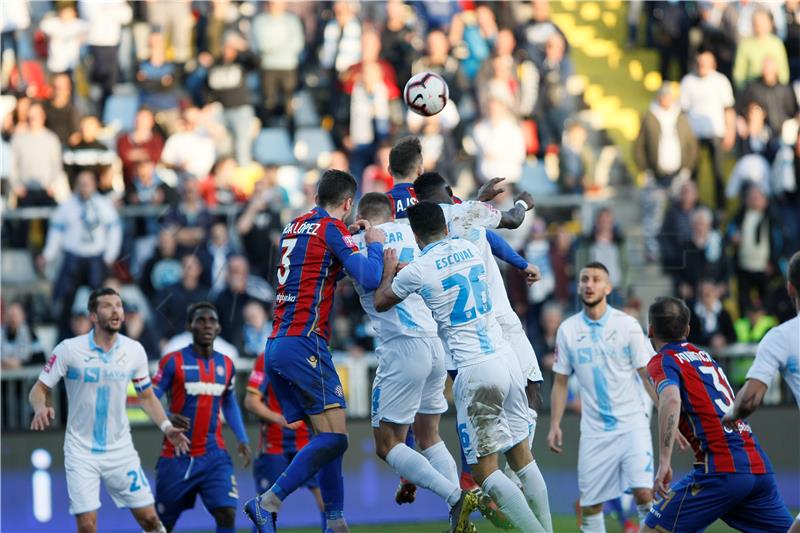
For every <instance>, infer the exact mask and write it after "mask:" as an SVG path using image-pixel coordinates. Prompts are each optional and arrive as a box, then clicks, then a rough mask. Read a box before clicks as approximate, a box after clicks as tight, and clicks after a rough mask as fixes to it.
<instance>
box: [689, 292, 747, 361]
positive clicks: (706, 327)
mask: <svg viewBox="0 0 800 533" xmlns="http://www.w3.org/2000/svg"><path fill="white" fill-rule="evenodd" d="M721 296H722V291H721V290H720V288H719V286H718V285H717V284H716V283H715V282H714V280H711V279H704V280H701V281H700V283H699V284H698V287H697V298H696V299H695V301H694V302H689V309H690V310H691V311H692V313H691V319H690V321H689V337H688V340H689V342H691V343H692V344H696V345H698V346H707V347H709V348H713V349H715V350H719V349H720V348H724V347H725V346H727V345H728V344H733V343H734V342H736V332H735V331H734V329H733V320H732V319H731V315H729V314H728V312H727V311H726V310H725V308H724V307H723V306H722V300H721V299H720V298H721Z"/></svg>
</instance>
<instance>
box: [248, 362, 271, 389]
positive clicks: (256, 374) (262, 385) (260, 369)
mask: <svg viewBox="0 0 800 533" xmlns="http://www.w3.org/2000/svg"><path fill="white" fill-rule="evenodd" d="M266 381H267V376H266V374H265V372H264V354H261V355H259V356H258V357H257V358H256V362H255V363H254V364H253V370H251V371H250V377H249V378H248V379H247V392H253V393H256V394H260V395H262V396H263V395H264V391H265V389H266Z"/></svg>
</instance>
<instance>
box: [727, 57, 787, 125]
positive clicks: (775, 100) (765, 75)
mask: <svg viewBox="0 0 800 533" xmlns="http://www.w3.org/2000/svg"><path fill="white" fill-rule="evenodd" d="M752 102H756V103H757V104H758V105H759V106H761V108H762V109H763V110H764V112H765V113H766V115H767V124H768V125H769V127H770V129H771V130H772V131H773V132H775V133H776V134H777V135H780V133H781V130H782V129H783V123H784V122H786V121H787V120H789V119H790V118H792V117H794V116H795V115H797V99H796V98H795V96H794V93H793V92H792V89H791V88H790V87H789V86H788V85H786V84H785V83H780V81H779V79H778V64H777V62H776V61H775V59H774V58H772V57H767V58H765V59H764V66H763V68H762V70H761V77H760V78H758V79H756V80H753V81H752V82H750V84H749V85H747V88H746V89H745V91H744V94H743V95H742V98H740V102H739V109H740V110H741V112H742V114H744V112H745V111H746V110H747V109H748V108H749V106H750V103H752Z"/></svg>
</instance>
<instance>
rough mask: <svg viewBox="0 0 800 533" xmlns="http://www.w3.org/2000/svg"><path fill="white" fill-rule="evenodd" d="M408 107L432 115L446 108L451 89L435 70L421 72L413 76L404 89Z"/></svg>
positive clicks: (425, 114) (428, 115)
mask: <svg viewBox="0 0 800 533" xmlns="http://www.w3.org/2000/svg"><path fill="white" fill-rule="evenodd" d="M403 98H405V101H406V105H407V106H408V108H409V109H410V110H411V111H413V112H414V113H416V114H418V115H422V116H423V117H432V116H433V115H435V114H436V113H438V112H440V111H441V110H442V109H444V106H445V105H446V104H447V99H448V98H450V89H449V88H448V87H447V82H446V81H444V78H442V77H441V76H439V75H438V74H436V73H434V72H420V73H419V74H416V75H414V76H412V77H411V79H410V80H408V83H406V87H405V89H403Z"/></svg>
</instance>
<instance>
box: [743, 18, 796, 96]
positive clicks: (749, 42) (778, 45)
mask: <svg viewBox="0 0 800 533" xmlns="http://www.w3.org/2000/svg"><path fill="white" fill-rule="evenodd" d="M772 30H773V25H772V18H771V17H770V13H769V11H767V10H766V9H764V8H763V7H760V8H759V9H757V10H756V11H754V12H753V35H752V36H751V37H746V38H744V39H742V40H741V42H739V45H738V46H737V48H736V58H735V59H734V62H733V84H734V86H735V87H736V90H737V91H742V90H744V88H745V87H746V86H747V84H748V83H750V82H751V81H753V80H755V79H757V78H758V77H759V76H760V75H761V73H762V72H763V70H764V60H765V59H766V58H767V57H772V58H773V59H774V60H775V63H776V65H777V67H778V79H779V80H780V82H781V83H783V84H787V83H789V62H788V59H787V57H786V48H784V46H783V41H781V40H780V38H779V37H778V36H776V35H775V34H774V33H772Z"/></svg>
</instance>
